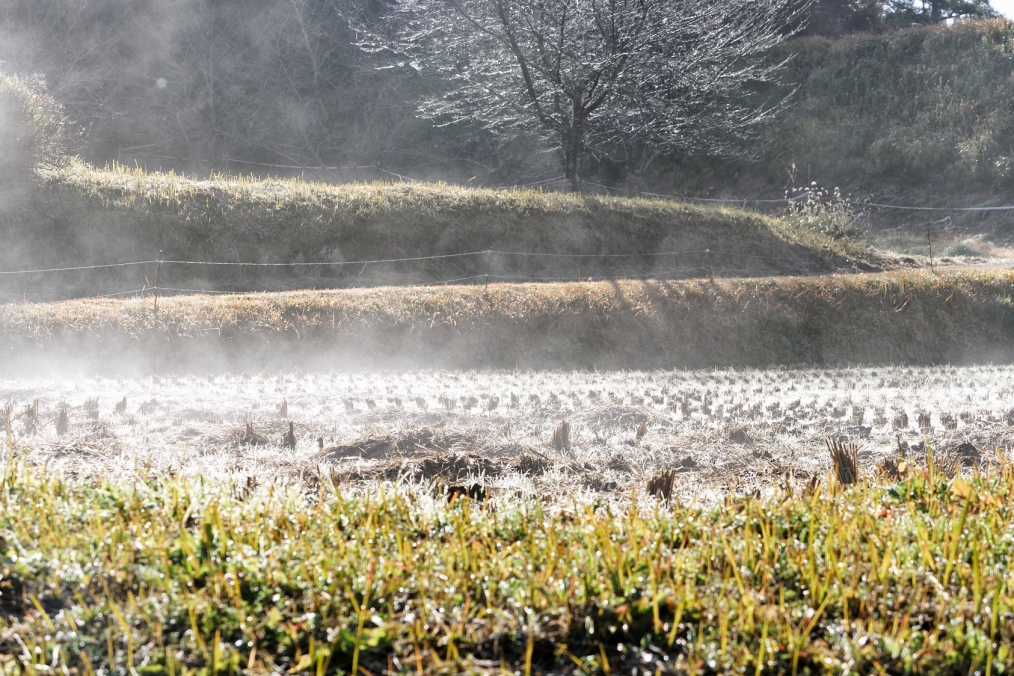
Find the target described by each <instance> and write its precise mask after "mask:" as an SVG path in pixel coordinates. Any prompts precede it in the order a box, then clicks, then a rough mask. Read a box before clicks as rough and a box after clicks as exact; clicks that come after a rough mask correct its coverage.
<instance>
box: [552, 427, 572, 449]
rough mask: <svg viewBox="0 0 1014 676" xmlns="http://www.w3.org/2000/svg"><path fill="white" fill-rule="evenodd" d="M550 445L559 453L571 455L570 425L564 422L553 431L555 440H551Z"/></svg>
mask: <svg viewBox="0 0 1014 676" xmlns="http://www.w3.org/2000/svg"><path fill="white" fill-rule="evenodd" d="M549 445H550V446H552V447H553V448H555V449H556V450H557V451H558V452H566V453H570V452H571V448H570V423H569V422H567V421H566V420H564V421H563V422H561V423H560V424H559V425H557V426H556V429H554V430H553V438H552V439H550V441H549Z"/></svg>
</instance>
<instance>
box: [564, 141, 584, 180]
mask: <svg viewBox="0 0 1014 676" xmlns="http://www.w3.org/2000/svg"><path fill="white" fill-rule="evenodd" d="M582 134H583V130H582V129H581V128H580V127H579V126H573V127H571V128H570V129H569V130H567V132H566V133H564V135H563V176H564V178H565V179H566V180H567V181H568V182H569V183H570V190H571V192H581V150H582V149H583V146H584V143H583V141H584V139H583V138H582Z"/></svg>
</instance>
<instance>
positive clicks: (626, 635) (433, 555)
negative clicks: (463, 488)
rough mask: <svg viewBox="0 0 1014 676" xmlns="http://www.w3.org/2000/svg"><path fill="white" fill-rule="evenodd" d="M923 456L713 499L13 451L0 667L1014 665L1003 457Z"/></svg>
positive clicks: (205, 670)
mask: <svg viewBox="0 0 1014 676" xmlns="http://www.w3.org/2000/svg"><path fill="white" fill-rule="evenodd" d="M923 467H925V469H916V468H915V467H914V466H913V465H911V463H910V465H909V469H908V470H907V474H905V475H903V477H902V478H901V480H898V482H897V483H893V482H891V481H890V480H888V479H887V478H886V477H881V478H879V479H873V480H872V481H867V480H862V481H861V483H860V484H859V485H857V486H852V487H842V486H836V485H835V484H833V483H830V478H828V477H826V478H825V482H824V487H822V488H820V489H819V490H818V491H817V492H816V493H814V494H813V495H807V494H806V493H805V492H804V493H802V494H800V493H798V492H792V493H785V494H779V495H775V496H772V497H769V498H766V499H763V500H761V499H755V498H749V497H736V496H729V497H728V498H727V499H726V501H725V503H724V504H723V505H720V506H717V507H713V508H705V509H701V508H695V507H682V506H678V505H677V506H670V505H666V504H664V503H663V504H660V503H655V502H654V500H653V499H648V500H646V499H645V498H644V497H641V498H640V499H636V498H635V500H634V501H633V502H632V504H630V505H628V506H625V507H620V506H617V505H613V506H608V505H606V504H599V503H594V502H589V501H586V499H583V498H567V497H560V498H557V499H556V500H555V501H552V502H551V503H550V504H548V505H546V504H544V503H542V502H539V501H531V500H526V499H521V498H514V497H509V496H500V497H494V498H493V499H492V500H493V501H492V503H490V504H488V505H480V504H478V503H472V502H471V501H468V500H459V501H458V502H456V503H454V504H452V505H447V504H446V501H444V500H442V499H436V500H434V499H433V498H432V497H430V496H429V495H428V494H427V493H426V492H425V491H423V490H419V489H411V488H409V487H406V486H401V487H393V486H390V485H389V486H388V487H386V488H379V489H373V490H370V491H367V492H363V493H360V494H353V493H351V492H347V491H346V492H343V491H342V487H341V486H337V487H336V486H335V484H333V483H331V482H329V481H328V480H326V479H325V480H324V481H323V482H322V483H321V484H320V485H319V486H318V490H317V491H313V492H312V493H311V495H309V496H305V495H303V494H301V493H300V492H299V491H288V492H287V491H286V490H284V489H281V488H278V487H276V486H273V485H271V486H264V487H255V488H253V489H252V490H251V489H250V488H249V487H244V486H236V487H231V488H230V487H227V486H224V485H216V484H213V483H207V482H205V481H199V482H198V481H196V480H192V479H186V480H184V479H173V478H169V477H158V478H156V477H146V478H145V477H139V478H137V479H135V480H133V481H132V482H128V483H113V484H110V483H107V482H106V481H105V480H103V479H95V480H93V481H90V482H89V481H87V480H86V481H84V482H80V481H79V482H73V483H66V482H64V481H61V480H59V479H57V478H54V477H51V476H46V475H45V474H41V473H39V472H37V471H33V470H30V469H28V468H26V467H25V466H24V465H22V464H20V463H19V462H17V461H15V462H11V463H8V464H7V466H6V467H5V468H4V473H3V482H2V490H0V504H2V510H0V591H2V594H3V595H2V596H0V672H3V673H6V674H15V673H20V674H41V673H53V672H55V673H78V674H81V675H82V676H90V675H91V674H96V673H137V674H158V673H165V674H186V673H202V674H218V673H223V674H224V673H230V674H231V673H236V672H238V671H241V670H244V669H245V670H246V673H268V672H273V673H278V672H279V671H282V670H285V671H288V673H315V674H318V676H322V675H323V674H326V673H327V674H330V673H355V672H356V671H357V670H361V671H360V673H363V674H379V673H382V672H384V673H394V672H400V673H418V674H423V673H462V672H464V671H467V672H501V673H502V672H503V670H507V671H510V672H512V673H513V672H518V673H524V674H529V673H548V672H557V673H566V672H573V673H595V672H599V673H602V672H604V673H610V672H611V671H616V672H623V673H628V672H630V671H631V669H632V668H635V667H636V668H641V669H646V670H647V672H648V673H652V672H655V673H761V672H770V673H829V672H830V673H837V672H839V671H841V670H847V671H852V672H856V673H875V672H879V673H927V674H929V673H932V674H966V673H973V672H974V673H985V674H991V673H992V674H998V673H1007V670H1008V669H1009V668H1010V666H1011V664H1012V663H1014V601H1012V600H1011V597H1012V596H1014V587H1012V582H1011V581H1012V580H1014V577H1012V575H1014V570H1012V569H1011V560H1010V535H1009V534H1010V532H1011V530H1012V529H1014V521H1012V519H1014V499H1012V496H1014V467H1012V466H1011V464H1010V463H1009V462H1005V463H1002V464H999V465H998V464H997V463H996V462H995V461H992V462H990V466H989V467H988V468H987V469H986V470H985V471H984V473H983V474H982V475H981V476H978V475H977V476H976V477H975V478H968V477H966V479H960V478H957V479H950V480H948V479H947V478H946V477H944V476H942V475H940V474H937V473H935V472H934V470H933V467H932V463H929V464H928V466H926V465H924V466H923ZM68 669H70V671H68ZM75 670H76V671H75ZM656 670H661V671H660V672H659V671H656ZM638 673H640V672H638Z"/></svg>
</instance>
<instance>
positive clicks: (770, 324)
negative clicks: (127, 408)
mask: <svg viewBox="0 0 1014 676" xmlns="http://www.w3.org/2000/svg"><path fill="white" fill-rule="evenodd" d="M1012 299H1014V272H1009V271H964V272H951V273H939V274H933V273H930V272H910V273H880V274H865V275H836V276H831V277H791V278H762V279H747V280H730V279H726V280H721V279H716V280H697V281H669V282H657V281H649V282H601V283H581V284H577V283H573V284H544V285H534V284H533V285H507V284H503V285H501V284H496V285H490V287H489V289H488V290H484V289H483V288H482V287H481V286H478V287H469V286H457V287H430V288H395V287H387V288H377V289H351V290H342V291H322V292H309V291H304V292H292V293H279V294H255V295H231V296H217V297H209V296H185V297H184V296H180V297H175V298H168V299H162V301H161V304H160V306H159V310H158V313H157V314H156V313H155V312H154V311H153V308H152V300H151V299H144V300H127V301H111V300H83V301H68V302H62V303H50V304H7V305H4V306H0V345H2V346H3V354H2V355H0V358H2V359H3V360H4V361H5V362H6V364H7V368H8V370H9V371H10V372H13V371H14V370H16V369H17V368H18V367H19V365H22V366H25V367H26V368H32V367H31V365H32V364H38V363H40V362H41V361H50V360H53V359H56V358H57V357H59V356H61V355H62V356H63V357H67V358H69V359H83V360H95V361H96V362H102V361H105V362H107V363H108V364H112V365H114V366H115V367H117V368H128V365H129V368H134V367H143V368H150V367H152V365H153V364H154V365H155V366H156V368H159V369H172V368H176V369H188V368H189V369H197V370H201V369H203V368H219V367H228V368H232V369H239V370H242V369H249V368H257V367H259V366H267V365H271V364H281V363H287V364H289V366H290V367H294V366H297V365H302V366H313V365H316V366H318V367H328V368H330V367H333V366H336V365H340V364H346V365H361V366H366V365H374V366H396V365H402V366H405V365H423V364H425V365H430V366H438V365H443V366H449V367H515V366H517V367H547V366H549V367H552V366H561V367H593V366H595V367H599V368H619V367H628V368H648V367H672V368H675V367H710V366H767V365H779V364H856V363H864V364H876V363H914V364H933V363H962V362H964V363H967V362H972V361H983V360H1008V359H1010V358H1012V357H1014V347H1012V346H1014V300H1012ZM153 359H154V360H155V361H154V362H152V360H153ZM57 361H58V362H59V361H60V359H57ZM61 363H62V362H61Z"/></svg>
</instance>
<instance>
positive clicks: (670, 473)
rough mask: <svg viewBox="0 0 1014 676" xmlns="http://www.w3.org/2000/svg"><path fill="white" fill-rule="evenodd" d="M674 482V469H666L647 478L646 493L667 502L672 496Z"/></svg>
mask: <svg viewBox="0 0 1014 676" xmlns="http://www.w3.org/2000/svg"><path fill="white" fill-rule="evenodd" d="M675 482H676V470H672V469H667V470H662V471H661V472H659V473H657V474H655V475H654V476H652V477H651V478H650V479H648V495H653V496H655V497H657V498H658V499H660V500H662V501H664V502H669V501H670V500H672V497H673V486H674V484H675Z"/></svg>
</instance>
